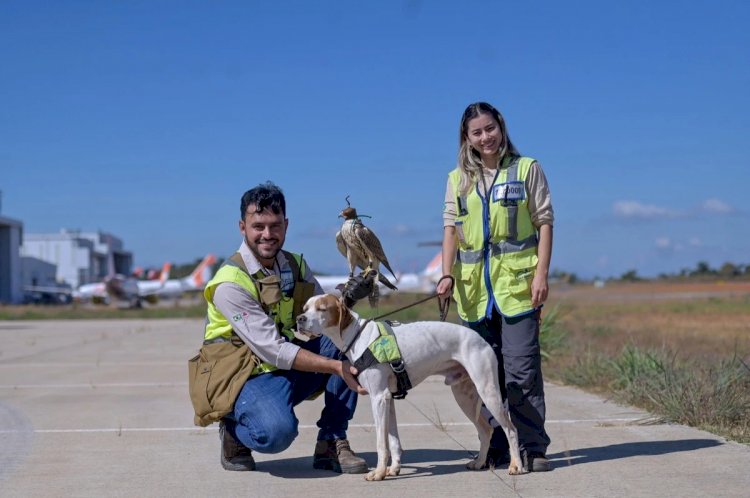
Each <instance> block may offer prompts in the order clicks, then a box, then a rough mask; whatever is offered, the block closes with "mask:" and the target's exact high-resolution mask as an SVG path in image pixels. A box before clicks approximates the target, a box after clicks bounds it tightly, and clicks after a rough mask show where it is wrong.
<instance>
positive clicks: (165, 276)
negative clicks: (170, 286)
mask: <svg viewBox="0 0 750 498" xmlns="http://www.w3.org/2000/svg"><path fill="white" fill-rule="evenodd" d="M171 270H172V263H164V266H162V267H161V273H160V274H159V283H161V285H164V282H166V281H167V280H169V272H170V271H171Z"/></svg>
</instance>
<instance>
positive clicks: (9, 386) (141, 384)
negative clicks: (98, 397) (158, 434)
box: [0, 382, 188, 389]
mask: <svg viewBox="0 0 750 498" xmlns="http://www.w3.org/2000/svg"><path fill="white" fill-rule="evenodd" d="M187 385H188V383H187V382H115V383H109V384H96V383H93V382H91V383H85V384H84V383H80V384H0V389H81V388H88V389H102V388H107V387H185V386H187Z"/></svg>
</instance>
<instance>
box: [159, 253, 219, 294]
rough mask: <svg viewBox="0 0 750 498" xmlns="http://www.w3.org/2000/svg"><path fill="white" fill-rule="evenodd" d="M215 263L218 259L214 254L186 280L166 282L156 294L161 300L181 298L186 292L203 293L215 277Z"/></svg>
mask: <svg viewBox="0 0 750 498" xmlns="http://www.w3.org/2000/svg"><path fill="white" fill-rule="evenodd" d="M214 263H216V257H215V256H214V255H213V254H207V255H206V257H205V258H203V260H202V261H201V262H200V263H199V264H198V266H196V267H195V269H194V270H193V271H192V272H191V273H190V275H188V276H187V277H184V278H179V279H177V278H170V279H167V280H165V281H164V283H163V285H161V286H160V287H159V288H158V289H155V291H154V292H155V294H156V295H157V296H159V298H167V297H179V296H181V295H182V294H184V293H186V292H199V291H202V290H203V288H204V287H205V286H206V283H208V281H209V280H211V277H212V276H213V265H214Z"/></svg>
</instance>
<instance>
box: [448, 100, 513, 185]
mask: <svg viewBox="0 0 750 498" xmlns="http://www.w3.org/2000/svg"><path fill="white" fill-rule="evenodd" d="M480 114H489V115H490V116H492V117H493V118H494V119H495V121H497V124H498V126H499V127H500V136H501V142H500V154H498V158H497V160H498V165H499V164H500V162H501V161H502V160H503V158H504V157H505V156H506V155H507V154H512V155H515V156H519V155H520V154H519V153H518V150H517V149H516V147H515V145H513V142H511V141H510V137H509V136H508V131H507V130H506V128H505V119H503V115H502V114H500V111H498V110H497V109H495V108H494V107H492V106H491V105H490V104H488V103H487V102H475V103H473V104H470V105H469V107H467V108H466V110H465V111H464V115H463V117H462V118H461V128H460V129H459V135H458V145H459V148H458V169H459V170H461V183H460V184H459V186H458V189H459V192H461V193H462V194H466V193H467V192H468V191H469V190H470V189H471V188H472V187H473V186H474V185H475V184H476V183H477V181H479V179H480V178H481V175H482V158H481V157H480V155H479V153H478V152H477V151H476V150H475V149H474V148H473V147H472V146H471V144H470V143H469V140H468V132H469V130H468V127H469V121H471V120H472V119H474V118H476V117H478V116H479V115H480Z"/></svg>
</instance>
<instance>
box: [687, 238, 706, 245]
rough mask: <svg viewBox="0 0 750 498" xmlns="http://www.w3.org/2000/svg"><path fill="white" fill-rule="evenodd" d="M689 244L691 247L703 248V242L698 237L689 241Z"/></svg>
mask: <svg viewBox="0 0 750 498" xmlns="http://www.w3.org/2000/svg"><path fill="white" fill-rule="evenodd" d="M688 244H689V245H690V247H703V241H702V240H701V239H699V238H698V237H692V238H691V239H690V240H689V241H688Z"/></svg>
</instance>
